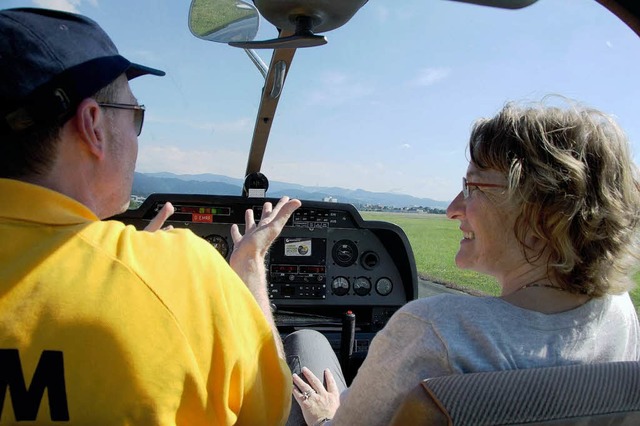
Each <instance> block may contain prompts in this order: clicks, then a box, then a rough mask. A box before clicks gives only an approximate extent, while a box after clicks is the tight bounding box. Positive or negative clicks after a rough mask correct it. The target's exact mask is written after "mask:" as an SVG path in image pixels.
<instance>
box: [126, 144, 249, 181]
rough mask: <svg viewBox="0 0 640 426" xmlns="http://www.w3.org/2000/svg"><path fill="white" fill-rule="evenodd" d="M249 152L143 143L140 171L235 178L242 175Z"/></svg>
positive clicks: (139, 156) (139, 157)
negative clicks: (212, 174) (217, 175)
mask: <svg viewBox="0 0 640 426" xmlns="http://www.w3.org/2000/svg"><path fill="white" fill-rule="evenodd" d="M246 156H247V153H246V152H244V151H242V150H239V151H231V150H224V149H207V150H197V149H184V148H181V147H178V146H172V145H165V146H151V145H147V146H145V145H140V153H139V155H138V163H137V166H136V171H139V172H142V173H153V172H171V173H176V174H198V173H215V174H221V175H226V176H231V177H238V174H242V173H243V171H244V169H245V167H246V163H247V158H246Z"/></svg>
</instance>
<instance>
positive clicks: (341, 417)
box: [332, 310, 451, 425]
mask: <svg viewBox="0 0 640 426" xmlns="http://www.w3.org/2000/svg"><path fill="white" fill-rule="evenodd" d="M446 374H451V367H450V365H449V359H448V351H447V347H446V346H445V344H444V343H443V341H442V339H441V338H440V336H439V335H438V334H437V333H436V331H435V330H434V328H433V327H432V326H431V324H430V323H429V322H428V321H427V320H425V319H424V318H421V317H418V316H416V315H415V314H413V313H412V312H410V311H407V310H400V311H398V312H397V313H396V314H395V315H394V316H393V317H392V318H391V320H390V321H389V323H388V324H387V326H386V327H385V328H384V329H383V330H382V331H380V332H379V333H378V334H377V335H376V337H375V338H374V339H373V341H372V343H371V347H370V348H369V354H368V356H367V358H366V360H365V361H364V363H363V364H362V366H361V367H360V369H359V371H358V374H357V376H356V378H355V379H354V381H353V383H352V385H351V387H350V388H349V389H347V390H346V391H345V392H344V393H343V394H342V395H341V398H340V399H341V405H340V408H339V409H338V411H337V413H336V415H335V417H334V419H333V422H332V424H333V425H343V424H344V425H348V424H367V425H376V424H379V425H386V424H388V423H389V421H390V420H391V417H392V416H393V414H394V412H395V409H396V408H397V407H398V406H399V404H400V401H402V399H403V398H404V396H405V395H406V394H407V393H408V392H409V391H410V390H411V389H412V388H413V387H414V386H416V385H418V383H419V382H420V381H421V380H423V379H425V378H428V377H436V376H441V375H446Z"/></svg>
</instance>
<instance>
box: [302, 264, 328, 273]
mask: <svg viewBox="0 0 640 426" xmlns="http://www.w3.org/2000/svg"><path fill="white" fill-rule="evenodd" d="M300 273H302V274H324V273H325V267H324V266H306V265H305V266H300Z"/></svg>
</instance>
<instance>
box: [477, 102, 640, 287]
mask: <svg viewBox="0 0 640 426" xmlns="http://www.w3.org/2000/svg"><path fill="white" fill-rule="evenodd" d="M469 154H470V157H471V161H472V162H473V163H474V164H475V165H476V166H477V167H478V168H480V169H493V170H497V171H500V172H502V173H504V174H505V176H506V177H507V181H508V190H507V194H508V201H509V202H510V204H513V205H515V206H517V207H516V208H517V209H518V210H519V211H518V218H517V220H516V223H515V227H514V232H515V235H516V237H517V239H518V241H519V242H520V243H521V245H522V249H523V252H524V253H525V255H526V256H527V259H528V260H529V261H530V262H531V261H533V260H534V258H535V259H536V260H539V259H540V257H541V256H547V258H546V259H544V260H545V261H546V264H547V271H548V274H549V277H550V278H551V279H553V280H554V281H555V282H557V283H558V284H559V285H560V286H562V287H563V288H564V289H565V290H567V291H570V292H572V293H580V294H586V295H589V296H591V297H598V296H602V295H604V294H615V293H620V292H624V291H628V290H629V289H630V288H631V287H632V285H633V281H632V279H631V274H632V272H633V271H634V269H635V268H636V265H637V264H638V260H639V259H640V248H639V244H638V242H639V241H638V227H639V224H640V183H639V179H638V169H637V167H636V165H635V164H634V163H633V160H632V158H631V154H630V148H629V143H628V140H627V138H626V136H625V134H624V132H623V131H622V130H621V129H620V127H619V126H618V124H617V123H616V122H615V121H614V120H613V118H612V117H610V116H608V115H606V114H604V113H602V112H600V111H597V110H595V109H592V108H588V107H584V106H580V105H578V104H576V103H570V104H569V105H568V106H565V107H562V108H561V107H557V106H547V105H545V104H544V103H538V104H535V105H518V104H515V103H508V104H507V105H505V106H504V108H503V109H502V110H501V111H500V112H499V113H498V114H497V115H496V116H495V117H493V118H490V119H481V120H478V121H477V122H476V123H475V124H474V126H473V129H472V132H471V137H470V141H469ZM527 235H533V236H535V237H537V238H538V239H540V240H542V241H543V242H544V243H545V245H546V248H545V249H543V250H539V251H538V252H535V254H534V255H533V257H534V258H532V255H531V251H530V249H531V247H527V245H526V244H525V241H526V239H525V237H526V236H527Z"/></svg>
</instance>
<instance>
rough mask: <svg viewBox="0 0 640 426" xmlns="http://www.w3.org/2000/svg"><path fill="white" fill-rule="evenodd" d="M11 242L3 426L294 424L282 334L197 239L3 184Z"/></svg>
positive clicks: (0, 319) (5, 278) (3, 229)
mask: <svg viewBox="0 0 640 426" xmlns="http://www.w3.org/2000/svg"><path fill="white" fill-rule="evenodd" d="M0 239H1V240H2V243H1V244H0V409H1V410H2V411H1V412H0V424H6V423H11V422H15V421H18V420H35V423H29V424H49V423H50V422H52V421H64V422H66V424H91V425H99V424H109V425H113V424H131V425H153V424H158V425H173V424H181V425H204V424H208V425H226V424H234V423H237V424H252V425H255V424H265V425H276V424H282V423H284V422H285V421H286V418H287V415H288V413H289V406H290V403H291V396H290V395H291V375H290V373H289V369H288V368H287V365H286V363H285V362H284V361H282V360H281V359H280V358H279V357H278V355H277V350H276V345H275V342H274V339H273V335H272V333H271V330H270V328H269V325H268V324H267V322H266V320H265V318H264V317H263V314H262V312H261V311H260V308H259V307H258V305H257V303H256V302H255V300H254V298H253V296H252V295H251V293H250V292H249V291H248V290H247V288H246V287H245V285H244V284H243V283H242V281H241V280H240V279H239V278H238V276H237V275H236V274H235V273H234V272H233V270H232V269H231V268H230V267H229V266H228V265H227V263H226V262H225V261H224V259H223V258H222V257H221V256H220V255H219V254H218V253H217V251H216V250H215V249H214V248H213V247H212V246H210V245H209V244H208V243H207V242H206V241H204V240H203V239H201V238H199V237H197V236H196V235H194V234H193V233H192V232H191V231H188V230H183V229H176V230H173V231H169V232H156V233H150V232H144V231H137V230H136V229H135V228H134V227H132V226H125V225H124V224H122V223H120V222H117V221H99V220H98V218H97V217H96V216H95V215H94V214H93V213H92V212H91V211H90V210H89V209H87V208H86V207H85V206H83V205H82V204H80V203H78V202H76V201H75V200H72V199H70V198H68V197H65V196H63V195H61V194H59V193H57V192H54V191H50V190H48V189H45V188H42V187H39V186H35V185H30V184H26V183H23V182H18V181H15V180H9V179H0ZM3 396H4V397H3Z"/></svg>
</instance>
